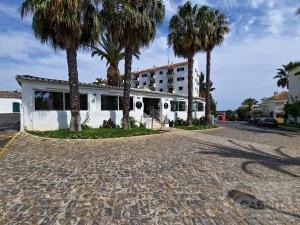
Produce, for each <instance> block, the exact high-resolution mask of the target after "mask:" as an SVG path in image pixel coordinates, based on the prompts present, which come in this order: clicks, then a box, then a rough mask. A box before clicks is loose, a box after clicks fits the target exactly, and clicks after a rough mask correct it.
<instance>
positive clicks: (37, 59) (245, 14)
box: [0, 0, 300, 110]
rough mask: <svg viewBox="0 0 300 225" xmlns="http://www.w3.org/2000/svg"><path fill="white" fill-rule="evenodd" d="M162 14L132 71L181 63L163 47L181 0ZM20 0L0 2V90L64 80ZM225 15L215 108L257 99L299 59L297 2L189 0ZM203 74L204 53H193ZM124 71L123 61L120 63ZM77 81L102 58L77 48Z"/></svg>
mask: <svg viewBox="0 0 300 225" xmlns="http://www.w3.org/2000/svg"><path fill="white" fill-rule="evenodd" d="M164 1H165V6H166V16H165V19H164V22H163V24H162V25H161V26H160V27H159V29H158V31H157V35H156V38H155V40H154V41H153V42H152V43H151V45H150V46H149V47H148V48H145V49H141V56H140V59H139V60H136V59H134V62H133V70H137V69H143V68H148V67H152V66H154V65H155V66H159V65H165V64H167V63H168V58H169V59H170V62H180V61H183V60H184V59H182V58H176V57H175V56H174V54H173V51H172V49H169V48H168V45H167V35H168V23H169V20H170V18H171V17H172V15H174V14H175V13H176V12H177V8H178V6H179V5H182V4H184V3H185V2H186V1H184V0H164ZM21 2H22V0H0V90H20V89H21V87H20V86H19V85H18V84H17V83H16V81H15V76H16V75H17V74H28V75H33V76H42V77H47V78H54V79H65V80H67V79H68V72H67V61H66V54H65V52H64V51H54V50H53V49H52V48H51V47H49V46H47V45H45V44H41V43H40V41H39V40H37V39H35V37H34V34H33V32H32V29H31V18H30V17H28V18H25V19H23V20H22V19H21V18H20V16H19V13H18V8H19V6H20V4H21ZM191 2H192V3H193V4H198V5H208V6H210V7H212V8H215V9H219V10H221V11H222V12H224V13H225V14H226V16H227V17H228V18H229V22H230V29H231V31H230V33H229V34H228V35H226V37H225V41H224V43H223V44H222V45H221V46H219V47H216V48H215V49H214V51H213V52H212V73H211V79H212V81H213V82H214V87H215V88H216V90H215V91H214V92H213V96H214V98H215V99H216V101H217V108H218V110H227V109H236V108H237V107H238V106H239V105H240V104H241V102H242V101H243V100H244V99H246V98H249V97H252V98H256V99H258V100H260V99H261V98H263V97H267V96H271V95H273V94H274V92H275V91H282V89H279V88H277V86H276V80H274V79H273V77H274V75H275V74H276V69H277V68H279V67H281V65H282V64H286V63H288V62H290V61H297V60H299V57H300V17H296V16H295V11H296V9H297V7H300V0H192V1H191ZM195 63H198V64H199V68H200V70H201V71H203V72H205V63H206V61H205V54H204V53H199V54H197V55H196V57H195ZM119 67H120V71H121V72H122V71H123V68H124V61H121V62H120V66H119ZM78 71H79V80H80V81H82V82H92V81H94V80H95V78H97V77H103V78H105V76H106V62H105V61H101V60H100V58H97V57H94V58H92V57H91V53H90V52H88V51H83V50H80V51H79V52H78Z"/></svg>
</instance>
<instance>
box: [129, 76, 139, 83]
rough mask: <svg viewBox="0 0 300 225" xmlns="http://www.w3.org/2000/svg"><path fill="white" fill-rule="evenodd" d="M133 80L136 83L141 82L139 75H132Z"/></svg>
mask: <svg viewBox="0 0 300 225" xmlns="http://www.w3.org/2000/svg"><path fill="white" fill-rule="evenodd" d="M131 80H132V81H133V82H135V83H138V82H139V77H138V76H134V77H131Z"/></svg>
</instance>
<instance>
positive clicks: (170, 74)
mask: <svg viewBox="0 0 300 225" xmlns="http://www.w3.org/2000/svg"><path fill="white" fill-rule="evenodd" d="M167 75H168V77H173V76H174V75H175V74H174V70H173V69H171V70H168V72H167Z"/></svg>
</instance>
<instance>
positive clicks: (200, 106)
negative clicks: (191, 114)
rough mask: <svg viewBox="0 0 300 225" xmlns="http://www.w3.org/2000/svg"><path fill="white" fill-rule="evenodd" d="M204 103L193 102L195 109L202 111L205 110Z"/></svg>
mask: <svg viewBox="0 0 300 225" xmlns="http://www.w3.org/2000/svg"><path fill="white" fill-rule="evenodd" d="M203 108H204V107H203V103H202V102H194V103H193V111H196V112H202V111H203Z"/></svg>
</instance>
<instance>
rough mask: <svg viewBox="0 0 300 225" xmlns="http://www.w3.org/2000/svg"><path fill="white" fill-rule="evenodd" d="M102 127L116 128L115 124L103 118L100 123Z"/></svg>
mask: <svg viewBox="0 0 300 225" xmlns="http://www.w3.org/2000/svg"><path fill="white" fill-rule="evenodd" d="M101 127H102V128H117V126H116V124H115V123H114V122H113V121H112V120H111V119H109V120H104V121H103V123H102V126H101Z"/></svg>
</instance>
